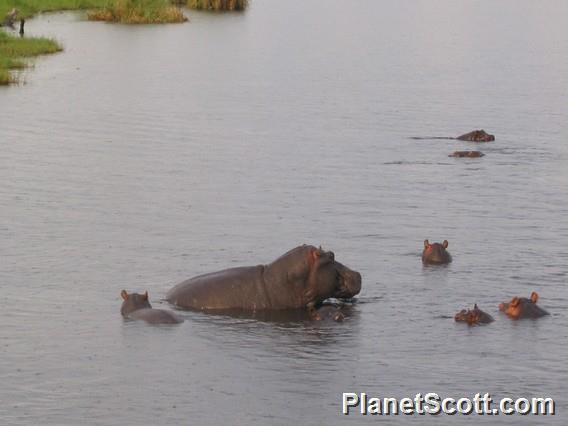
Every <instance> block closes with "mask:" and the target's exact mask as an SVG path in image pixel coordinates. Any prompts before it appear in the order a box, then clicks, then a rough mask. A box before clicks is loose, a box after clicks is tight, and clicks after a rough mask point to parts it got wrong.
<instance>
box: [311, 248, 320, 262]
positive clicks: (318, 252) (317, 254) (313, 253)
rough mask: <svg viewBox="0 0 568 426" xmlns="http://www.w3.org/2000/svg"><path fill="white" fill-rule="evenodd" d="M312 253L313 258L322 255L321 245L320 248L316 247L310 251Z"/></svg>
mask: <svg viewBox="0 0 568 426" xmlns="http://www.w3.org/2000/svg"><path fill="white" fill-rule="evenodd" d="M310 254H311V255H312V260H316V259H318V258H319V257H320V256H321V247H320V248H319V249H314V250H312V252H311V253H310Z"/></svg>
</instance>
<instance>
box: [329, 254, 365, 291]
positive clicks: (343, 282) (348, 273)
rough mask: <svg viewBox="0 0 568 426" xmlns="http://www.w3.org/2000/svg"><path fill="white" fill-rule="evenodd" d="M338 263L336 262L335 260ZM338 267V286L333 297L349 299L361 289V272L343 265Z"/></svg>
mask: <svg viewBox="0 0 568 426" xmlns="http://www.w3.org/2000/svg"><path fill="white" fill-rule="evenodd" d="M337 263H338V262H337ZM340 266H341V268H339V269H338V273H339V276H340V283H339V288H338V291H337V292H336V294H335V295H334V297H336V298H339V299H349V298H351V297H354V296H355V295H357V294H359V292H360V291H361V274H360V273H359V272H357V271H353V270H351V269H349V268H347V267H345V266H343V265H340Z"/></svg>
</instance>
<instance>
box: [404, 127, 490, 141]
mask: <svg viewBox="0 0 568 426" xmlns="http://www.w3.org/2000/svg"><path fill="white" fill-rule="evenodd" d="M411 139H419V140H421V139H453V140H459V141H468V142H492V141H494V140H495V136H494V135H490V134H489V133H487V132H485V130H474V131H472V132H469V133H465V134H463V135H461V136H458V137H457V138H452V137H448V136H428V137H416V136H414V137H412V138H411Z"/></svg>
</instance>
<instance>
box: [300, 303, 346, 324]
mask: <svg viewBox="0 0 568 426" xmlns="http://www.w3.org/2000/svg"><path fill="white" fill-rule="evenodd" d="M308 313H309V315H310V318H311V319H312V320H314V321H335V322H343V320H344V319H345V315H343V312H341V308H340V307H338V306H335V305H323V306H321V307H320V308H317V309H316V308H314V307H310V308H308Z"/></svg>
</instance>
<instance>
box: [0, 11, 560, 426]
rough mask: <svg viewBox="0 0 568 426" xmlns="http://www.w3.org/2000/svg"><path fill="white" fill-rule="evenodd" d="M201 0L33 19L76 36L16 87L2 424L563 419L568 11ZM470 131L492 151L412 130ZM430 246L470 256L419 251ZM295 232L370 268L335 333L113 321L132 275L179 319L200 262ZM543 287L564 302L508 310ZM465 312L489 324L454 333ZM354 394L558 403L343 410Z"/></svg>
mask: <svg viewBox="0 0 568 426" xmlns="http://www.w3.org/2000/svg"><path fill="white" fill-rule="evenodd" d="M187 13H188V15H189V17H190V22H189V23H187V24H183V25H168V26H121V25H109V24H103V23H90V22H86V21H85V20H84V19H83V17H82V15H80V14H73V13H71V14H69V13H66V14H53V15H45V16H41V17H38V18H37V19H34V20H31V21H29V22H28V23H27V25H26V28H27V32H28V34H29V35H32V34H33V35H40V34H41V35H49V36H53V37H55V38H57V39H58V40H59V41H60V42H61V43H62V44H63V45H64V47H65V52H64V53H61V54H57V55H54V56H50V57H44V58H41V59H38V60H36V61H34V63H35V67H34V68H33V69H31V70H29V71H27V72H25V74H24V75H23V76H22V79H23V82H24V84H21V85H19V86H11V87H8V88H2V89H0V112H1V115H0V148H1V149H0V182H1V186H0V241H1V244H0V259H1V262H0V289H1V291H0V303H1V305H0V306H1V309H0V324H1V327H0V383H1V385H0V423H1V424H2V425H32V424H50V425H64V424H65V425H67V424H68V425H77V424H93V425H111V424H112V425H130V424H147V425H158V424H192V425H221V424H229V425H290V424H302V425H304V424H305V425H321V424H343V423H346V424H359V423H361V424H367V423H374V422H377V421H380V422H382V423H399V422H410V423H416V424H420V423H428V424H447V425H453V424H456V423H459V424H462V423H466V424H473V423H475V424H477V423H483V424H491V425H493V424H512V425H516V424H566V422H567V421H568V420H567V417H566V410H567V409H568V402H567V400H566V380H567V379H568V368H567V367H566V358H567V355H568V351H567V349H566V343H567V337H568V325H567V314H568V312H567V309H566V305H567V304H568V290H567V288H566V285H567V273H568V246H567V245H566V241H567V240H568V189H567V188H568V185H567V183H568V143H567V142H568V139H567V135H568V108H567V107H566V105H567V99H568V30H567V27H566V19H565V18H566V16H568V3H567V2H566V1H564V0H545V1H539V2H534V1H529V0H522V1H520V0H514V1H513V0H500V1H493V0H475V1H474V0H462V1H455V0H431V1H426V0H424V1H410V0H388V1H387V0H385V1H374V0H365V1H363V0H361V1H358V2H345V1H339V0H310V1H300V0H294V1H292V0H291V1H275V0H254V1H253V2H252V6H251V7H250V9H249V10H248V11H247V12H246V13H244V14H207V13H196V12H193V11H188V12H187ZM477 128H484V129H485V130H487V131H488V132H490V133H494V134H495V135H496V141H495V142H493V143H489V144H483V145H475V144H471V143H468V142H460V141H455V140H413V139H410V137H412V136H457V135H459V134H461V133H465V132H469V131H471V130H473V129H477ZM465 149H481V150H482V151H483V152H485V154H486V156H485V157H483V158H481V159H455V158H448V154H450V153H451V152H453V151H455V150H465ZM426 238H428V239H429V240H430V241H441V240H443V239H447V240H448V241H449V242H450V245H449V251H450V252H451V253H452V255H453V258H454V262H453V263H452V264H450V265H449V266H448V267H438V268H424V267H423V266H422V264H421V261H420V253H421V250H422V246H423V240H424V239H426ZM302 243H310V244H314V245H320V244H321V245H322V246H323V248H324V249H328V250H333V251H334V252H335V254H336V258H337V259H338V260H340V261H341V262H343V263H345V264H346V265H348V266H350V267H351V268H353V269H356V270H358V271H360V272H361V274H362V276H363V289H362V291H361V294H360V295H359V297H358V299H357V303H355V304H354V306H353V307H352V309H351V311H350V315H349V317H348V319H347V320H346V321H345V322H344V323H341V324H321V323H310V322H307V321H298V320H294V319H293V318H290V319H288V320H286V319H280V320H275V319H273V320H268V319H261V318H256V319H255V318H233V317H226V316H212V315H206V314H201V313H191V312H180V314H181V315H182V316H183V317H184V319H185V322H184V323H183V324H181V325H179V326H174V327H151V326H148V325H146V324H144V323H137V322H130V323H126V322H124V321H123V319H122V317H121V316H120V313H119V309H120V304H121V298H120V291H121V290H122V289H127V290H128V291H144V290H148V291H149V293H150V298H151V300H152V301H153V304H154V307H158V308H164V309H169V308H171V307H169V306H168V304H167V303H166V302H164V301H162V300H161V299H162V298H163V297H164V296H165V294H166V292H167V291H168V289H169V288H171V287H172V286H173V285H175V284H177V283H178V282H180V281H182V280H185V279H186V278H188V277H191V276H194V275H197V274H200V273H204V272H209V271H215V270H219V269H223V268H227V267H231V266H236V265H254V264H259V263H268V262H270V261H272V260H273V259H275V258H276V257H278V256H279V255H281V254H282V253H284V252H285V251H287V250H289V249H291V248H292V247H295V246H297V245H299V244H302ZM533 290H534V291H537V292H538V293H539V295H540V300H539V304H540V305H541V306H542V307H543V308H545V309H547V310H548V311H549V312H550V314H551V315H550V316H548V317H545V318H542V319H539V320H537V321H533V320H523V321H517V322H514V321H511V320H509V319H508V318H507V317H505V316H503V315H502V314H500V313H499V312H498V309H497V305H498V304H499V303H500V302H503V301H508V300H510V299H511V298H512V297H513V296H515V295H518V296H525V297H528V295H529V294H530V293H531V291H533ZM473 303H478V304H479V306H480V307H481V308H482V309H484V310H485V311H487V312H488V313H490V314H492V315H493V316H494V317H495V319H496V321H495V322H494V323H493V324H491V325H488V326H481V327H471V328H468V327H467V326H465V325H464V324H457V323H455V322H454V321H453V319H452V317H453V315H454V314H455V313H456V312H457V311H459V310H460V309H462V308H466V307H471V306H472V305H473ZM342 392H367V393H368V394H370V395H371V396H380V397H414V395H415V394H416V393H418V392H421V393H426V392H437V393H439V394H440V395H441V396H442V397H454V398H460V397H470V398H471V397H473V395H474V394H475V393H478V392H480V393H485V392H489V393H490V394H491V396H492V397H494V398H501V397H507V396H508V397H513V398H516V397H527V398H531V397H533V396H548V397H553V398H555V400H556V404H557V405H556V410H557V415H556V416H554V417H542V416H540V417H534V416H532V417H531V416H526V417H521V416H518V415H517V416H512V417H509V416H503V415H500V416H492V417H488V416H472V417H467V416H443V415H442V416H437V417H425V416H414V417H412V416H411V417H382V418H377V417H371V416H367V417H363V416H360V415H358V414H357V412H355V413H354V414H352V415H350V416H343V415H342V414H340V411H341V394H342Z"/></svg>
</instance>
